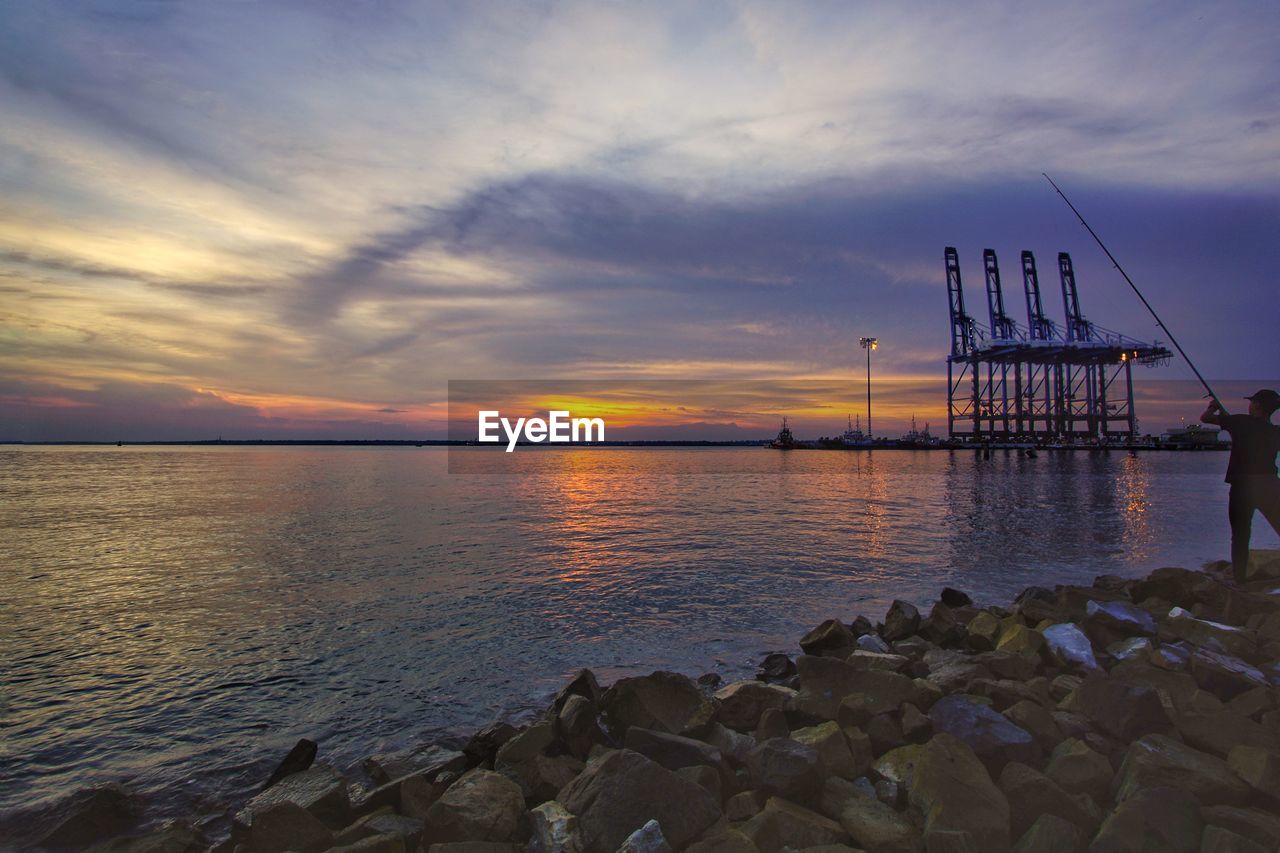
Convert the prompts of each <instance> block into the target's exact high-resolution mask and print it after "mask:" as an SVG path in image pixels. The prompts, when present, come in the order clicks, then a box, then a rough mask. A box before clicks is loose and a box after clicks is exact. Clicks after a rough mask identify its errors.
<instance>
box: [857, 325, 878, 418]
mask: <svg viewBox="0 0 1280 853" xmlns="http://www.w3.org/2000/svg"><path fill="white" fill-rule="evenodd" d="M858 346H860V347H862V348H863V349H864V350H866V351H867V438H868V439H870V438H871V351H872V350H873V349H875V348H876V347H878V346H880V340H879V339H878V338H859V339H858Z"/></svg>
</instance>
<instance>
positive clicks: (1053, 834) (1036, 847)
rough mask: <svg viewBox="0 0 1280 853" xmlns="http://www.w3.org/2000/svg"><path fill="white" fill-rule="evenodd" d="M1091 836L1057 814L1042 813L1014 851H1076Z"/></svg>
mask: <svg viewBox="0 0 1280 853" xmlns="http://www.w3.org/2000/svg"><path fill="white" fill-rule="evenodd" d="M1088 838H1089V836H1088V835H1086V834H1085V832H1084V830H1082V829H1081V828H1080V827H1078V826H1076V825H1075V824H1074V823H1071V822H1070V821H1068V820H1063V819H1062V818H1060V817H1058V816H1057V815H1056V814H1047V813H1046V814H1042V815H1040V817H1038V818H1036V821H1035V823H1033V824H1032V825H1031V828H1030V829H1028V830H1027V831H1026V832H1025V833H1023V835H1022V837H1021V838H1019V839H1018V842H1017V843H1016V844H1014V845H1013V853H1076V851H1078V850H1083V849H1084V844H1085V841H1087V840H1088Z"/></svg>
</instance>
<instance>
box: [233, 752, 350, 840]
mask: <svg viewBox="0 0 1280 853" xmlns="http://www.w3.org/2000/svg"><path fill="white" fill-rule="evenodd" d="M283 802H290V803H293V804H294V805H297V806H300V807H302V808H304V809H306V810H307V811H309V812H310V813H311V814H312V815H313V816H314V817H316V818H318V819H319V820H320V822H321V823H323V824H324V825H325V826H328V827H329V828H331V829H341V828H342V827H344V826H346V825H347V824H348V823H350V816H351V801H350V799H349V798H348V796H347V782H346V780H345V779H343V778H342V774H340V773H339V772H338V771H337V770H334V769H333V768H332V767H330V766H329V765H327V764H313V765H312V766H311V767H309V768H308V769H306V770H303V771H302V772H301V773H293V774H290V775H288V776H285V777H284V778H283V779H281V780H280V781H278V782H276V784H274V785H272V786H271V787H270V788H267V789H266V790H265V791H263V792H261V793H260V794H258V795H257V796H255V797H254V798H253V799H251V800H250V801H249V802H248V803H246V804H245V806H244V808H242V809H241V810H240V811H239V812H237V813H236V816H235V821H234V823H235V826H236V827H237V828H238V830H239V831H243V830H245V829H247V828H248V827H249V826H250V825H251V824H252V823H253V821H254V820H255V817H256V815H257V814H258V813H259V812H262V811H265V810H266V809H268V808H271V807H272V806H274V805H276V804H277V803H283Z"/></svg>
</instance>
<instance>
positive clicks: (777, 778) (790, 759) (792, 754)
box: [747, 737, 822, 803]
mask: <svg viewBox="0 0 1280 853" xmlns="http://www.w3.org/2000/svg"><path fill="white" fill-rule="evenodd" d="M747 772H748V773H750V774H751V787H752V788H753V789H755V790H757V791H764V792H765V793H767V794H777V795H778V796H781V797H785V798H787V799H788V800H792V801H794V802H799V803H804V802H808V801H810V800H812V799H814V798H815V797H817V795H818V793H819V791H820V790H821V788H822V760H821V758H820V756H819V754H818V751H817V750H816V749H814V748H813V747H812V746H809V745H807V744H803V743H800V742H798V741H794V740H791V739H790V738H780V737H776V738H770V739H769V740H766V741H765V742H764V743H762V744H760V745H759V746H757V747H756V748H755V749H753V750H751V752H750V753H749V754H748V755H747Z"/></svg>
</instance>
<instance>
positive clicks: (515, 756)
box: [494, 720, 556, 765]
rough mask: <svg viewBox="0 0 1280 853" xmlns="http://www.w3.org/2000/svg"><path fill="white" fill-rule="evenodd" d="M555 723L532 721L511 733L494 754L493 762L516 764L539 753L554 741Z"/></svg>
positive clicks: (544, 750)
mask: <svg viewBox="0 0 1280 853" xmlns="http://www.w3.org/2000/svg"><path fill="white" fill-rule="evenodd" d="M555 740H556V733H555V725H554V724H553V723H552V722H551V721H549V720H544V721H542V722H538V723H534V724H533V725H532V726H529V727H528V728H527V729H523V730H522V731H520V732H517V733H516V734H514V735H512V736H511V738H510V739H508V740H507V741H506V743H504V744H503V745H502V746H501V747H499V748H498V751H497V753H496V754H495V756H494V764H495V765H497V764H499V763H502V764H518V763H520V762H522V761H528V760H529V759H531V758H533V757H534V756H535V755H541V754H542V753H544V752H546V751H547V749H548V748H549V747H550V746H551V745H552V744H553V743H555Z"/></svg>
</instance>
